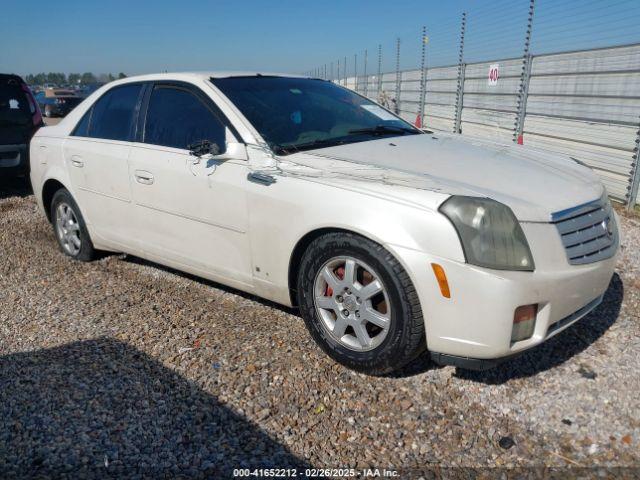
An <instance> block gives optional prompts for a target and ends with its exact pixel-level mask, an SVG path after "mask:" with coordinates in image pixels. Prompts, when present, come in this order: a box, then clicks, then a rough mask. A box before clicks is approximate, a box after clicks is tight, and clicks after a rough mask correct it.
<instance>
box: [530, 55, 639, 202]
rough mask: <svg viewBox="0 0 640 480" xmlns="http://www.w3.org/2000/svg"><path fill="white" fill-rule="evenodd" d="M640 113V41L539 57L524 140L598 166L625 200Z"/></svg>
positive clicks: (610, 188)
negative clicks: (631, 44)
mask: <svg viewBox="0 0 640 480" xmlns="http://www.w3.org/2000/svg"><path fill="white" fill-rule="evenodd" d="M639 118H640V45H636V46H631V47H621V48H620V47H619V48H608V49H600V50H590V51H582V52H575V53H565V54H559V55H558V54H556V55H542V56H537V57H534V58H533V64H532V67H531V79H530V81H529V96H528V99H527V110H526V117H525V123H524V143H525V144H526V145H532V146H535V147H541V148H546V149H550V150H554V151H558V152H563V153H567V154H569V155H571V156H572V157H574V158H577V159H579V160H581V161H583V162H585V163H586V164H588V165H589V166H590V167H592V168H593V169H594V170H595V171H596V172H597V173H598V174H599V175H600V177H601V178H602V180H603V181H604V183H605V185H606V186H607V190H608V191H609V194H610V195H611V196H613V197H615V198H618V199H621V200H624V199H625V197H626V195H627V189H628V187H629V175H630V173H631V170H632V163H633V153H634V147H635V141H636V135H637V132H638V121H639Z"/></svg>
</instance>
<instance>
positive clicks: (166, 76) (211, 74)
mask: <svg viewBox="0 0 640 480" xmlns="http://www.w3.org/2000/svg"><path fill="white" fill-rule="evenodd" d="M230 77H287V78H309V77H307V76H305V75H295V74H291V73H273V72H257V71H241V70H238V71H234V70H228V71H224V70H215V71H204V72H165V73H151V74H146V75H136V76H132V77H127V78H124V79H122V80H116V81H117V82H119V83H128V82H136V81H138V82H140V81H145V82H148V81H153V80H187V79H189V80H208V79H210V78H230Z"/></svg>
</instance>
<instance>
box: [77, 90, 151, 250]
mask: <svg viewBox="0 0 640 480" xmlns="http://www.w3.org/2000/svg"><path fill="white" fill-rule="evenodd" d="M142 93H143V84H142V83H132V84H126V85H122V86H118V87H115V88H112V89H111V90H109V91H107V92H106V93H105V94H104V95H102V97H100V98H99V99H98V100H97V101H96V102H95V103H94V105H93V106H92V107H91V108H90V109H89V111H88V112H87V113H86V114H85V115H84V116H83V118H82V119H81V120H80V122H79V123H78V125H77V126H76V128H75V130H74V131H73V133H72V134H71V136H70V137H69V138H68V139H67V140H66V141H65V145H64V157H65V162H66V164H67V170H68V171H69V173H70V176H71V181H72V184H73V188H74V191H75V192H76V195H77V196H78V199H77V200H78V204H79V206H80V210H81V211H82V214H83V216H84V217H85V221H87V222H88V223H90V224H91V225H92V226H93V230H94V232H95V234H96V235H98V236H99V237H100V238H101V239H103V240H106V241H108V242H110V243H112V244H116V245H118V246H123V247H134V246H135V245H136V242H135V241H134V240H133V239H132V238H131V230H130V222H131V215H132V209H131V186H130V183H129V167H128V164H127V160H128V157H129V151H130V148H131V139H132V138H133V136H134V135H135V128H136V123H137V115H138V112H139V108H140V101H141V99H142Z"/></svg>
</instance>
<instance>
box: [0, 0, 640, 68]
mask: <svg viewBox="0 0 640 480" xmlns="http://www.w3.org/2000/svg"><path fill="white" fill-rule="evenodd" d="M1 1H2V8H1V11H2V15H1V16H0V32H2V40H1V43H0V72H3V73H5V72H6V73H8V72H13V73H18V74H21V75H26V74H27V73H38V72H49V71H56V72H65V73H70V72H79V73H82V72H87V71H91V72H93V73H96V74H100V73H109V72H111V73H117V72H124V73H126V74H127V75H133V74H139V73H149V72H159V71H165V70H166V71H183V70H261V71H271V72H291V73H305V72H308V71H310V70H312V69H313V68H316V67H319V66H320V67H323V66H324V64H327V69H328V70H330V64H331V62H333V63H334V72H335V74H337V68H338V67H337V65H338V63H340V68H341V69H342V71H343V72H344V58H345V56H346V57H347V67H348V70H349V73H352V72H353V68H354V62H355V63H356V64H357V65H358V69H359V71H360V72H362V69H363V67H364V51H365V49H366V50H367V51H368V68H369V71H370V72H372V71H373V70H372V69H377V52H378V45H379V44H381V45H382V66H383V70H387V71H390V70H393V69H394V68H395V41H396V38H397V37H399V38H400V41H401V44H400V45H401V55H400V64H401V68H412V67H416V66H418V65H419V63H420V58H421V48H422V42H421V37H422V34H421V28H422V26H423V25H425V26H426V27H427V37H428V40H427V43H426V44H425V45H426V46H425V49H426V56H427V64H431V65H434V66H435V65H453V64H456V63H457V62H458V49H459V37H460V19H461V14H462V12H463V11H467V12H468V23H467V31H466V35H465V60H467V61H479V60H490V59H495V58H510V57H517V56H521V55H522V53H523V48H524V36H525V33H526V23H527V17H528V8H529V1H530V0H439V1H434V0H419V1H417V0H396V1H392V0H383V1H380V0H368V1H360V0H344V1H338V0H322V1H305V0H297V1H292V0H271V1H258V0H245V1H214V0H210V1H197V0H182V1H179V2H176V1H167V0H156V1H147V0H128V1H122V0H113V1H109V0H101V1H93V0H84V1H74V0H72V1H58V2H51V1H40V0H36V1H18V0H1ZM639 25H640V0H536V10H535V14H534V24H533V43H532V48H534V50H536V51H537V52H540V53H542V52H549V51H562V50H571V49H581V48H590V47H595V46H606V45H614V44H626V43H635V42H640V28H638V26H639ZM354 55H357V59H356V58H354Z"/></svg>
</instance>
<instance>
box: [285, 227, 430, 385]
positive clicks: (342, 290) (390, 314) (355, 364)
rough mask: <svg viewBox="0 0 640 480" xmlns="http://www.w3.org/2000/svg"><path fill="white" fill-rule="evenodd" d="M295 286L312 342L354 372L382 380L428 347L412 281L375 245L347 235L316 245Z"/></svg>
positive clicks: (307, 254) (304, 259) (328, 237)
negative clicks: (379, 376)
mask: <svg viewBox="0 0 640 480" xmlns="http://www.w3.org/2000/svg"><path fill="white" fill-rule="evenodd" d="M297 287H298V299H299V303H300V308H301V311H302V315H303V318H304V320H305V323H306V325H307V328H308V330H309V332H310V333H311V336H312V337H313V338H314V340H315V341H316V343H318V345H319V346H320V347H321V348H322V349H323V350H324V351H325V352H326V353H327V354H328V355H329V356H330V357H332V358H333V359H334V360H336V361H337V362H339V363H341V364H343V365H345V366H347V367H348V368H351V369H353V370H356V371H359V372H363V373H367V374H370V375H382V374H386V373H389V372H391V371H394V370H397V369H399V368H401V367H403V366H404V365H406V364H407V363H409V362H410V361H411V360H413V359H415V358H416V357H417V356H418V355H419V354H420V353H422V352H423V351H424V350H425V349H426V340H425V331H424V320H423V318H422V310H421V308H420V302H419V300H418V295H417V293H416V291H415V288H414V287H413V284H412V283H411V280H410V279H409V276H408V275H407V273H406V272H405V270H404V269H403V268H402V266H401V265H400V263H399V262H398V261H397V260H396V259H395V257H393V255H391V254H390V253H389V252H388V251H387V250H385V249H384V248H383V247H382V246H381V245H379V244H377V243H375V242H372V241H371V240H368V239H366V238H364V237H361V236H359V235H355V234H352V233H341V232H340V233H330V234H327V235H323V236H321V237H319V238H317V239H315V240H314V241H313V242H312V243H311V244H310V245H309V247H308V248H307V250H306V252H305V254H304V255H303V257H302V261H301V265H300V272H299V275H298V285H297Z"/></svg>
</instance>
